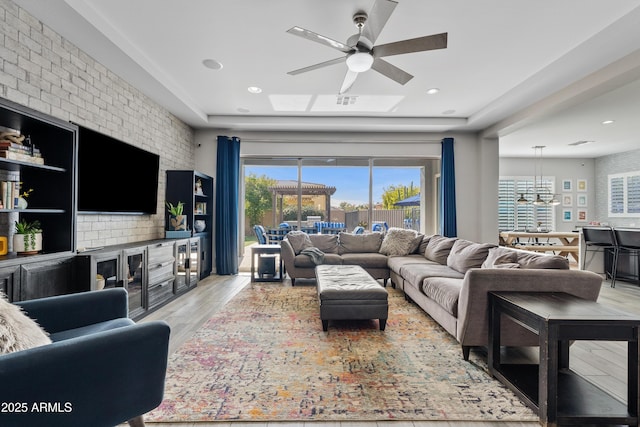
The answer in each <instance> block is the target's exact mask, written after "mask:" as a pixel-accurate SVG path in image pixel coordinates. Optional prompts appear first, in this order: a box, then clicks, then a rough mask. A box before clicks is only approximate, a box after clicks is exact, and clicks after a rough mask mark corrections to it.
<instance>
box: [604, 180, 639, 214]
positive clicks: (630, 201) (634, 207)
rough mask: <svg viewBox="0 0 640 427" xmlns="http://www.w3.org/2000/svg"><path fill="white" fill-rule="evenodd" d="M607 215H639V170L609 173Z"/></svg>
mask: <svg viewBox="0 0 640 427" xmlns="http://www.w3.org/2000/svg"><path fill="white" fill-rule="evenodd" d="M609 216H613V217H636V216H640V171H636V172H628V173H618V174H612V175H609Z"/></svg>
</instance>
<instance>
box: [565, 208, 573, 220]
mask: <svg viewBox="0 0 640 427" xmlns="http://www.w3.org/2000/svg"><path fill="white" fill-rule="evenodd" d="M562 221H564V222H571V221H573V211H572V210H571V209H562Z"/></svg>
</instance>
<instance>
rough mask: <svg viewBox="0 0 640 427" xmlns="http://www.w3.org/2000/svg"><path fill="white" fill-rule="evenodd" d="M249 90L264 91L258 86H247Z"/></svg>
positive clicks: (253, 91) (251, 91)
mask: <svg viewBox="0 0 640 427" xmlns="http://www.w3.org/2000/svg"><path fill="white" fill-rule="evenodd" d="M247 90H248V91H249V93H260V92H262V89H260V88H259V87H257V86H249V87H248V88H247Z"/></svg>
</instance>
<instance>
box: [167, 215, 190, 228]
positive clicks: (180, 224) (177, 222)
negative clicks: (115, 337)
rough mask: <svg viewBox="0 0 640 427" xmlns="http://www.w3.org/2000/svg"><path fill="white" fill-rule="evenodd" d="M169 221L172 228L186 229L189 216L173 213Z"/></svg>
mask: <svg viewBox="0 0 640 427" xmlns="http://www.w3.org/2000/svg"><path fill="white" fill-rule="evenodd" d="M169 223H170V226H169V228H171V229H172V230H176V231H178V230H186V229H187V216H186V215H171V218H169Z"/></svg>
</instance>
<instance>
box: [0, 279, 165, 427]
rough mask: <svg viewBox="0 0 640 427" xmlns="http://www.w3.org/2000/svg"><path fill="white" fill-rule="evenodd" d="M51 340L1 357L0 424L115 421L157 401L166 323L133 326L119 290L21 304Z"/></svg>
mask: <svg viewBox="0 0 640 427" xmlns="http://www.w3.org/2000/svg"><path fill="white" fill-rule="evenodd" d="M16 305H19V306H21V307H22V308H23V310H24V311H25V313H26V314H27V315H28V316H29V317H31V318H32V319H35V320H36V321H37V322H38V323H39V324H40V326H41V327H42V328H43V329H44V330H45V331H47V332H49V334H50V337H51V340H52V341H53V343H52V344H48V345H44V346H41V347H36V348H32V349H29V350H23V351H18V352H15V353H10V354H5V355H0V402H6V403H7V404H12V405H14V406H13V407H12V408H13V410H12V411H9V412H2V413H0V425H2V426H48V427H50V426H65V427H69V426H83V427H86V426H92V427H100V426H104V427H112V426H115V425H118V424H120V423H123V422H125V421H129V424H130V425H132V426H144V420H143V418H142V415H143V414H145V413H146V412H149V411H150V410H152V409H154V408H155V407H157V406H158V405H159V404H160V402H162V397H163V393H164V381H165V374H166V368H167V355H168V344H169V334H170V330H169V325H167V324H166V323H165V322H162V321H153V322H148V323H142V324H135V323H134V322H133V321H132V320H131V319H129V318H128V317H127V315H128V298H127V291H126V290H125V289H123V288H115V289H105V290H101V291H93V292H84V293H78V294H71V295H62V296H55V297H49V298H42V299H37V300H30V301H23V302H18V303H16Z"/></svg>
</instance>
